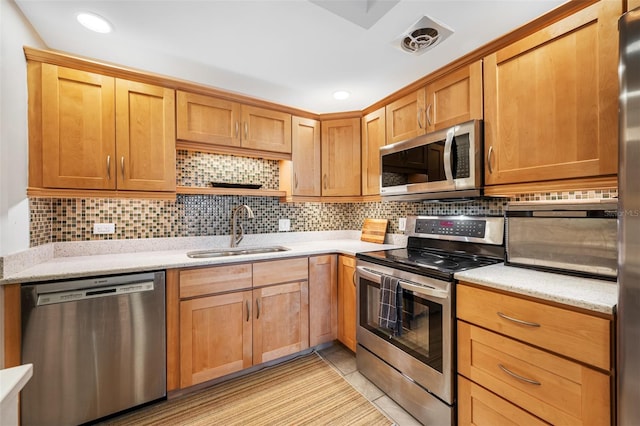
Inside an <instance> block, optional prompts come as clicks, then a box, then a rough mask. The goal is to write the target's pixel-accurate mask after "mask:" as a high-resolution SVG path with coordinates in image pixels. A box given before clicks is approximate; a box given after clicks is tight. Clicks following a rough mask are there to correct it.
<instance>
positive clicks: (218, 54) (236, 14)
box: [15, 0, 565, 113]
mask: <svg viewBox="0 0 640 426" xmlns="http://www.w3.org/2000/svg"><path fill="white" fill-rule="evenodd" d="M15 1H16V3H17V5H18V6H19V7H20V9H21V10H22V11H23V13H24V15H25V16H26V18H27V19H28V20H29V21H30V22H31V24H32V25H33V27H34V28H35V30H36V31H37V32H38V34H39V35H40V37H41V38H42V39H43V41H44V42H45V43H46V45H47V46H48V47H49V48H50V49H56V50H61V51H64V52H69V53H72V54H76V55H81V56H88V57H90V58H94V59H98V60H102V61H108V62H113V63H116V64H119V65H124V66H127V67H133V68H138V69H142V70H146V71H151V72H154V73H158V74H165V75H168V76H171V77H177V78H180V79H184V80H189V81H193V82H196V83H200V84H205V85H209V86H213V87H217V88H221V89H224V90H228V91H232V92H237V93H241V94H245V95H249V96H252V97H256V98H260V99H265V100H268V101H272V102H276V103H279V104H283V105H288V106H292V107H296V108H300V109H303V110H307V111H309V112H315V113H329V112H339V111H351V110H362V109H364V108H366V107H368V106H370V105H372V104H373V103H375V102H376V101H379V100H380V99H382V98H384V97H386V96H387V95H389V94H391V93H393V92H395V91H397V90H399V89H401V88H402V87H404V86H406V85H408V84H410V83H412V82H414V81H416V80H418V79H419V78H421V77H423V76H425V75H427V74H429V73H430V72H432V71H434V70H436V69H438V68H440V67H442V66H444V65H446V64H447V63H449V62H451V61H453V60H455V59H457V58H459V57H461V56H463V55H464V54H466V53H468V52H470V51H472V50H474V49H476V48H478V47H480V46H482V45H484V44H486V43H488V42H490V41H492V40H494V39H496V38H498V37H499V36H501V35H503V34H505V33H507V32H509V31H510V30H512V29H514V28H516V27H518V26H520V25H522V24H524V23H526V22H529V21H531V20H532V19H534V18H536V17H538V16H540V15H542V14H544V13H545V12H547V11H549V10H551V9H553V8H555V7H557V6H558V5H560V4H562V3H564V2H565V0H400V1H398V2H395V1H392V2H391V3H397V4H385V3H387V1H388V0H328V1H326V0H325V1H324V3H330V4H329V5H326V4H325V5H322V6H321V5H320V4H321V3H323V1H320V0H314V1H307V0H254V1H249V0H201V1H190V0H172V1H160V0H140V1H125V0H108V1H94V0H15ZM339 3H342V5H341V6H343V7H336V4H339ZM377 3H382V4H377ZM385 6H386V7H385ZM327 8H329V9H331V10H334V11H335V12H337V13H340V14H341V15H342V16H344V17H342V16H339V15H338V14H336V13H334V12H332V11H330V10H328V9H327ZM383 9H389V10H388V11H387V12H386V13H385V11H384V10H383ZM380 10H383V11H382V12H380ZM80 11H89V12H94V13H97V14H99V15H101V16H103V17H105V18H107V19H108V20H109V21H110V22H111V24H112V25H113V26H114V31H113V32H112V33H111V34H98V33H92V32H90V31H88V30H86V29H85V28H83V27H81V26H80V25H79V24H78V23H77V22H76V20H75V15H76V14H77V13H78V12H80ZM373 13H378V14H381V13H383V14H384V15H383V16H382V17H380V18H379V19H378V20H377V21H376V22H374V23H371V21H375V19H376V18H377V16H373V17H372V16H369V15H371V14H373ZM424 15H429V16H430V17H431V18H435V19H436V20H437V21H439V22H441V23H444V24H445V25H447V26H449V27H451V28H452V29H453V30H454V31H455V32H454V34H453V35H451V36H450V37H449V38H448V39H446V40H444V41H443V42H442V43H440V44H439V45H437V46H436V47H434V48H433V49H432V50H430V51H428V52H426V53H425V54H423V55H420V56H414V55H411V54H408V53H405V52H403V51H402V50H400V49H399V48H398V47H397V46H394V45H392V44H391V42H392V41H393V40H396V39H397V38H398V36H400V35H401V34H402V33H403V32H404V31H405V30H406V29H408V28H409V27H411V25H413V24H414V23H415V22H416V21H417V20H418V19H420V18H421V17H422V16H424ZM355 22H360V24H358V23H355ZM366 25H370V28H369V29H367V28H366ZM336 90H347V91H349V92H351V97H350V98H349V99H347V100H344V101H337V100H334V99H333V97H332V93H333V92H334V91H336Z"/></svg>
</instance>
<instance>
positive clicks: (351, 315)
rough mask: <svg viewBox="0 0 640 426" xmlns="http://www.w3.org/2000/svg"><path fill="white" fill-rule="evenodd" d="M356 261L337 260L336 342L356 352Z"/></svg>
mask: <svg viewBox="0 0 640 426" xmlns="http://www.w3.org/2000/svg"><path fill="white" fill-rule="evenodd" d="M355 273H356V259H355V258H353V257H350V256H340V257H339V259H338V340H339V341H340V342H342V343H343V344H344V345H345V346H346V347H347V348H349V349H351V350H352V351H354V352H355V351H356V321H357V315H356V280H355Z"/></svg>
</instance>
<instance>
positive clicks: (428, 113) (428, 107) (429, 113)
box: [426, 104, 431, 126]
mask: <svg viewBox="0 0 640 426" xmlns="http://www.w3.org/2000/svg"><path fill="white" fill-rule="evenodd" d="M426 116H427V126H431V104H429V105H427V113H426Z"/></svg>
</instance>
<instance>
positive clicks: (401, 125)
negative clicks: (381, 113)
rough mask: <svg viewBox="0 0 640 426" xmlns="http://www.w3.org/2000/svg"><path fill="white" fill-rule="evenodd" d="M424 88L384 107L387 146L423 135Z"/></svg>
mask: <svg viewBox="0 0 640 426" xmlns="http://www.w3.org/2000/svg"><path fill="white" fill-rule="evenodd" d="M425 97H426V93H425V89H424V87H423V88H421V89H418V90H416V91H415V92H412V93H409V94H408V95H405V96H403V97H402V98H400V99H398V100H396V101H393V102H391V103H390V104H388V105H387V106H386V107H385V116H386V127H387V129H386V131H387V141H386V142H387V144H392V143H396V142H400V141H404V140H407V139H412V138H415V137H416V136H420V135H424V133H425V132H426V129H427V126H426V123H425V122H424V111H425Z"/></svg>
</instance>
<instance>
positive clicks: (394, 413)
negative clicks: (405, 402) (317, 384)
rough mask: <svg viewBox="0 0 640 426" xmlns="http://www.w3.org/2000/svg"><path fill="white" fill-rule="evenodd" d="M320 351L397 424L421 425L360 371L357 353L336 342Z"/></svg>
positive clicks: (398, 425)
mask: <svg viewBox="0 0 640 426" xmlns="http://www.w3.org/2000/svg"><path fill="white" fill-rule="evenodd" d="M318 353H319V354H320V356H321V357H322V358H324V359H325V360H326V361H328V362H329V363H330V364H331V365H333V366H334V367H335V368H336V370H338V372H340V374H342V376H343V377H344V378H345V380H347V381H348V382H349V383H351V385H352V386H353V387H354V388H355V389H356V390H357V391H358V392H360V393H361V394H362V395H363V396H364V397H365V398H367V399H368V400H369V401H371V402H372V403H373V404H374V405H375V406H376V407H378V408H379V409H380V410H381V411H383V412H384V413H385V414H386V415H387V416H388V417H389V418H391V420H392V421H393V422H395V424H396V425H397V426H419V425H420V422H418V421H417V420H416V419H415V418H413V417H412V416H411V415H410V414H409V413H407V412H406V411H404V410H403V409H402V407H400V406H399V405H398V404H396V402H395V401H394V400H392V399H391V398H389V397H388V396H387V395H385V393H384V392H382V391H381V390H380V389H378V388H377V387H376V385H374V384H373V383H371V382H370V381H369V380H368V379H367V378H366V377H364V376H363V375H362V374H360V373H359V372H358V369H357V367H356V357H355V355H354V354H353V353H352V352H351V351H349V350H348V349H346V348H345V347H344V346H342V345H340V344H334V345H333V346H330V347H328V348H326V349H322V350H320V351H318Z"/></svg>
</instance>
